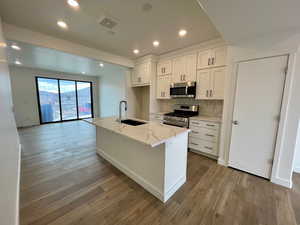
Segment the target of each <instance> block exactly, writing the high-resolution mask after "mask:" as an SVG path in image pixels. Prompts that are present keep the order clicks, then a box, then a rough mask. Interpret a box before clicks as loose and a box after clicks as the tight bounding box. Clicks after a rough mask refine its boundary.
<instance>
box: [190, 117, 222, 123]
mask: <svg viewBox="0 0 300 225" xmlns="http://www.w3.org/2000/svg"><path fill="white" fill-rule="evenodd" d="M190 119H191V120H201V121H206V122H213V123H222V118H221V117H213V116H193V117H191V118H190Z"/></svg>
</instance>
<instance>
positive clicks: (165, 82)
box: [156, 76, 171, 99]
mask: <svg viewBox="0 0 300 225" xmlns="http://www.w3.org/2000/svg"><path fill="white" fill-rule="evenodd" d="M170 82H171V77H170V76H161V77H158V78H157V88H156V97H157V98H158V99H169V98H170Z"/></svg>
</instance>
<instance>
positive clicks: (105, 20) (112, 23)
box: [99, 16, 118, 29]
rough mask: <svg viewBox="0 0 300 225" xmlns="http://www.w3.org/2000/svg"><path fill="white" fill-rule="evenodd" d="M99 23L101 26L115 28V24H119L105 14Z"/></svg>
mask: <svg viewBox="0 0 300 225" xmlns="http://www.w3.org/2000/svg"><path fill="white" fill-rule="evenodd" d="M99 24H100V25H101V26H104V27H105V28H108V29H113V28H114V27H115V26H117V24H118V23H117V21H116V20H114V19H112V18H109V17H106V16H104V17H102V18H101V19H100V21H99Z"/></svg>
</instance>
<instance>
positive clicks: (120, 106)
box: [119, 100, 127, 123]
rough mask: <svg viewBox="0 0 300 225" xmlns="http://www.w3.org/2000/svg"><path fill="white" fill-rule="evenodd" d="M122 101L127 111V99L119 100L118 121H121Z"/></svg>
mask: <svg viewBox="0 0 300 225" xmlns="http://www.w3.org/2000/svg"><path fill="white" fill-rule="evenodd" d="M122 103H124V104H125V111H127V101H124V100H123V101H120V104H119V122H120V123H121V121H122Z"/></svg>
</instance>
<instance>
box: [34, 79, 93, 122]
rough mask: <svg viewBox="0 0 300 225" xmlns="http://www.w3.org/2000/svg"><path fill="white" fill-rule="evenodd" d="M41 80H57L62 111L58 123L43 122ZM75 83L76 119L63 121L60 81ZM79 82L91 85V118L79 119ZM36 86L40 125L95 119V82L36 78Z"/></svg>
mask: <svg viewBox="0 0 300 225" xmlns="http://www.w3.org/2000/svg"><path fill="white" fill-rule="evenodd" d="M39 78H44V79H51V80H56V81H57V84H58V99H59V110H60V120H58V121H50V122H43V121H42V111H41V102H40V92H39V82H38V79H39ZM61 80H62V81H64V80H65V81H74V82H75V94H76V114H77V118H76V119H70V120H63V119H62V107H61V92H60V81H61ZM77 82H83V83H89V84H90V95H91V114H92V116H91V117H86V118H79V109H78V90H77ZM35 86H36V95H37V104H38V111H39V121H40V125H42V124H51V123H62V122H69V121H77V120H83V119H89V118H94V98H93V82H92V81H85V80H74V79H63V78H54V77H46V76H41V75H39V76H35Z"/></svg>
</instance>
